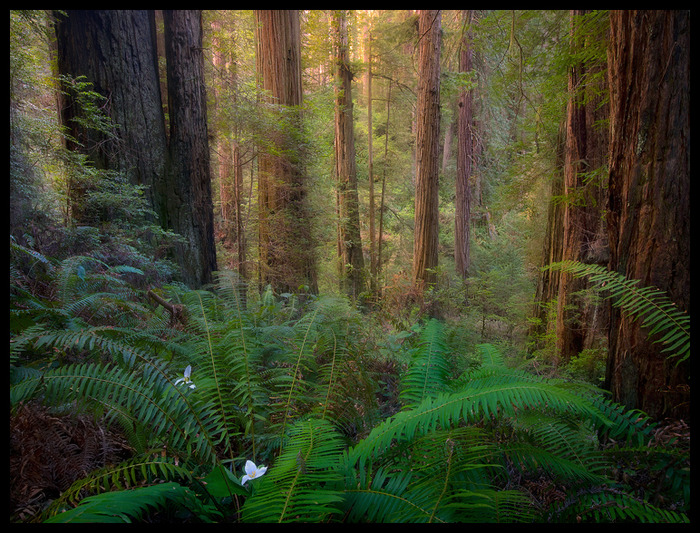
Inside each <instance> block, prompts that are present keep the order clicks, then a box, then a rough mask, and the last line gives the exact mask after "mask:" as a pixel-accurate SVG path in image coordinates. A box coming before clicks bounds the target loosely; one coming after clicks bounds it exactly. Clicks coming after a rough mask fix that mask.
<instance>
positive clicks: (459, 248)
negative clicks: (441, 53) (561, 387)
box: [445, 10, 473, 279]
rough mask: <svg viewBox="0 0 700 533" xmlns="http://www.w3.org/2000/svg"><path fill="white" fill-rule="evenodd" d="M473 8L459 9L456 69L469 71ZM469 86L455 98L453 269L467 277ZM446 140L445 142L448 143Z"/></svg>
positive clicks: (469, 206)
mask: <svg viewBox="0 0 700 533" xmlns="http://www.w3.org/2000/svg"><path fill="white" fill-rule="evenodd" d="M472 13H473V12H472V11H471V10H464V11H462V39H461V42H460V49H459V71H460V72H469V71H471V70H472V43H471V39H470V34H469V29H470V27H471V22H472ZM472 101H473V94H472V89H467V90H463V91H461V93H460V94H459V100H458V101H457V177H456V179H455V270H456V271H457V274H458V275H459V276H460V277H461V278H462V279H466V278H467V274H468V270H469V226H470V218H471V194H470V190H469V177H470V176H471V170H472V153H473V141H472V122H473V120H472V116H473V113H472ZM447 142H448V141H447V139H446V140H445V145H446V146H447Z"/></svg>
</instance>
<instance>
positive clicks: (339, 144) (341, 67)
mask: <svg viewBox="0 0 700 533" xmlns="http://www.w3.org/2000/svg"><path fill="white" fill-rule="evenodd" d="M332 24H333V34H334V39H333V40H334V48H335V81H336V86H335V168H336V176H337V179H338V199H339V213H338V214H339V231H340V235H339V244H340V250H339V251H340V261H341V266H342V268H341V272H342V279H341V286H342V287H343V288H344V291H345V293H346V294H347V295H348V296H350V297H351V298H353V299H354V298H357V297H358V296H359V294H360V292H362V290H363V288H364V287H363V285H364V267H365V265H364V258H363V255H362V241H361V238H360V211H359V203H360V202H359V199H358V195H357V165H356V162H355V130H354V121H353V104H352V85H351V84H352V72H351V71H350V56H349V52H348V21H347V14H346V13H345V11H343V10H340V11H334V12H333V21H332Z"/></svg>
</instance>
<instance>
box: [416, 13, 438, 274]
mask: <svg viewBox="0 0 700 533" xmlns="http://www.w3.org/2000/svg"><path fill="white" fill-rule="evenodd" d="M440 22H441V13H440V11H438V10H422V11H421V12H420V14H419V17H418V39H419V44H418V47H419V48H418V104H417V117H416V199H415V226H414V240H413V271H412V279H413V281H414V283H416V284H417V285H419V286H422V287H425V286H426V285H429V284H434V283H435V282H436V281H437V274H436V268H437V266H438V171H439V163H440V160H439V147H440V41H441V24H440Z"/></svg>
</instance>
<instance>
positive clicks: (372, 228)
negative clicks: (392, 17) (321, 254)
mask: <svg viewBox="0 0 700 533" xmlns="http://www.w3.org/2000/svg"><path fill="white" fill-rule="evenodd" d="M365 63H366V64H367V178H368V182H369V263H370V265H369V277H370V292H371V293H372V294H373V295H374V294H376V292H377V230H376V207H375V203H376V202H375V193H374V151H373V146H372V144H373V142H372V141H373V140H374V127H373V125H372V118H373V117H372V29H371V21H370V29H369V30H368V32H367V47H366V57H365Z"/></svg>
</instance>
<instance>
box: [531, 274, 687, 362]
mask: <svg viewBox="0 0 700 533" xmlns="http://www.w3.org/2000/svg"><path fill="white" fill-rule="evenodd" d="M545 268H549V269H553V270H561V271H562V272H566V273H568V274H571V275H573V276H574V277H578V278H581V277H587V278H588V279H589V280H590V281H591V282H592V283H593V284H594V286H596V287H597V288H598V289H599V290H605V291H606V292H607V293H608V298H611V299H612V300H613V305H615V306H616V307H619V308H621V309H622V310H623V311H624V312H625V313H627V314H628V316H629V317H630V318H631V319H632V320H636V321H641V326H642V327H643V328H645V329H647V331H648V333H647V334H648V336H649V337H650V338H651V337H652V336H653V335H657V337H656V338H654V339H653V342H655V343H661V344H663V345H665V348H664V349H663V350H662V352H664V353H668V357H669V358H677V359H678V360H677V364H678V363H680V362H682V361H685V360H686V359H688V358H689V357H690V316H689V315H688V314H687V313H684V312H682V311H680V310H679V309H678V308H677V307H676V305H675V304H674V303H673V302H672V301H671V300H670V299H669V298H668V296H666V295H665V294H664V293H663V291H661V290H660V289H658V288H656V287H652V286H649V287H638V286H637V285H638V284H639V280H635V279H627V278H625V277H624V276H623V275H621V274H618V273H617V272H611V271H609V270H608V269H606V268H605V267H603V266H600V265H592V264H585V263H580V262H578V261H562V262H560V263H552V264H551V265H549V266H548V267H545Z"/></svg>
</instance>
